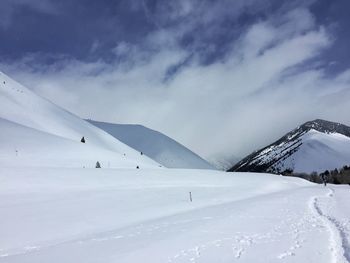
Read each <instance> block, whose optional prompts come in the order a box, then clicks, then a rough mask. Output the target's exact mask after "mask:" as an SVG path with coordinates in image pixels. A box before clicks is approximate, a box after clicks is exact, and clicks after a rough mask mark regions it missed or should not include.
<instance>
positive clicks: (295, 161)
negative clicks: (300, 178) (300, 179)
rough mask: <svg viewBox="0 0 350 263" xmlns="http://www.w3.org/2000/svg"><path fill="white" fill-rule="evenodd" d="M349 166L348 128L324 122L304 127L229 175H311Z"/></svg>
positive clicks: (255, 153)
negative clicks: (283, 173)
mask: <svg viewBox="0 0 350 263" xmlns="http://www.w3.org/2000/svg"><path fill="white" fill-rule="evenodd" d="M349 163H350V127H348V126H345V125H343V124H340V123H334V122H330V121H325V120H320V119H317V120H314V121H309V122H306V123H304V124H303V125H301V126H299V127H298V128H296V129H294V130H293V131H291V132H289V133H287V134H286V135H284V136H283V137H282V138H280V139H279V140H277V141H276V142H274V143H272V144H271V145H269V146H267V147H265V148H263V149H260V150H258V151H256V152H254V153H252V154H250V155H249V156H247V157H246V158H244V159H243V160H242V161H240V162H239V163H237V164H236V165H235V166H233V167H232V168H231V169H229V171H255V172H272V173H280V172H283V171H285V170H287V169H288V170H289V169H290V170H293V171H294V172H306V173H311V172H313V171H316V172H323V171H325V170H327V169H334V168H340V167H342V166H344V165H348V164H349Z"/></svg>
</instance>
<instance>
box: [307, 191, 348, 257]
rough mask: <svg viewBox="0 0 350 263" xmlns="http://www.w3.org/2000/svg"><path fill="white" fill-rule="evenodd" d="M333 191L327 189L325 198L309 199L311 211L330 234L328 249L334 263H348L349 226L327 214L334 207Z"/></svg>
mask: <svg viewBox="0 0 350 263" xmlns="http://www.w3.org/2000/svg"><path fill="white" fill-rule="evenodd" d="M334 194H335V191H334V190H333V189H332V188H328V193H327V194H326V195H325V196H318V197H312V198H311V209H312V210H313V211H314V212H315V214H316V215H317V216H319V217H320V218H321V219H322V221H323V222H324V224H325V226H326V227H327V229H328V231H329V233H330V240H329V241H330V244H329V245H330V249H331V251H332V256H333V258H332V259H333V262H334V263H349V262H350V244H349V233H350V231H349V230H350V227H349V226H350V225H349V222H348V223H341V222H340V221H338V220H339V219H336V218H335V217H334V216H332V215H331V214H330V213H329V212H330V211H331V209H332V205H334Z"/></svg>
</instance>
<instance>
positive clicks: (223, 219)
mask: <svg viewBox="0 0 350 263" xmlns="http://www.w3.org/2000/svg"><path fill="white" fill-rule="evenodd" d="M0 182H1V183H0V195H1V198H0V215H1V216H0V233H1V235H0V262H1V263H37V262H51V263H55V262H57V263H61V262H65V263H70V262H72V263H79V262H82V263H83V262H84V263H86V262H89V263H95V262H96V263H99V262H104V263H109V262H118V263H127V262H128V263H135V262H152V263H157V262H162V263H164V262H171V263H180V262H197V263H213V262H223V263H226V262H227V263H228V262H271V263H273V262H301V263H306V262H307V263H312V262H315V263H329V262H337V263H347V262H349V260H350V247H349V244H350V239H349V235H350V221H349V218H350V214H349V211H350V206H349V202H347V201H346V200H348V199H349V187H348V186H340V187H335V186H331V187H323V186H321V185H314V184H311V183H309V182H307V181H304V180H302V179H298V178H291V177H281V176H276V175H268V174H253V173H244V174H243V173H224V172H219V171H210V170H193V169H192V170H179V169H157V170H151V169H141V170H136V169H130V170H128V169H52V168H51V169H49V168H11V169H10V168H3V167H0ZM189 192H191V193H192V198H193V201H192V202H190V200H189Z"/></svg>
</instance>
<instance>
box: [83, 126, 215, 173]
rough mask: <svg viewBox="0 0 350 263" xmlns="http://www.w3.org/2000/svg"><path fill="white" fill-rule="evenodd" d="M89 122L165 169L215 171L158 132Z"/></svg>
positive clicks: (140, 127) (141, 127)
mask: <svg viewBox="0 0 350 263" xmlns="http://www.w3.org/2000/svg"><path fill="white" fill-rule="evenodd" d="M89 122H90V123H92V124H93V125H95V126H97V127H99V128H100V129H102V130H104V131H106V132H108V133H109V134H111V135H112V136H114V137H115V138H117V139H118V140H120V141H121V142H123V143H125V144H127V145H129V146H130V147H132V148H134V149H136V150H138V151H139V152H142V153H144V154H145V155H147V156H148V157H150V158H152V159H153V160H155V161H157V162H158V163H160V164H162V165H163V166H165V167H168V168H189V169H214V167H213V166H211V165H210V164H209V163H208V162H207V161H205V160H204V159H202V158H201V157H199V156H198V155H197V154H195V153H194V152H192V151H190V150H189V149H187V148H186V147H185V146H183V145H181V144H180V143H178V142H176V141H175V140H173V139H171V138H169V137H168V136H166V135H164V134H162V133H160V132H158V131H155V130H151V129H149V128H146V127H144V126H142V125H128V124H112V123H105V122H98V121H92V120H89Z"/></svg>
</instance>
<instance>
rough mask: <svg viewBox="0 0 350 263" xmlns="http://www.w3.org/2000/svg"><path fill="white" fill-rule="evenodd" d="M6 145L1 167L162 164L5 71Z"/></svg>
mask: <svg viewBox="0 0 350 263" xmlns="http://www.w3.org/2000/svg"><path fill="white" fill-rule="evenodd" d="M83 136H84V137H85V140H86V143H85V144H82V143H81V142H80V140H81V138H82V137H83ZM0 145H1V147H0V165H1V166H16V167H18V166H28V165H29V166H47V167H52V166H55V167H93V166H94V165H95V163H96V162H97V161H99V162H101V163H102V166H104V167H129V168H131V167H136V166H137V165H139V166H141V167H158V166H159V164H158V163H156V162H155V161H153V160H151V159H149V158H148V157H146V156H141V155H140V153H139V152H137V151H135V150H134V149H132V148H130V147H129V146H127V145H125V144H123V143H121V142H120V141H118V140H117V139H115V138H114V137H112V136H111V135H109V134H108V133H106V132H104V131H102V130H100V129H98V128H97V127H95V126H93V125H91V124H90V123H88V122H86V121H84V120H82V119H80V118H79V117H77V116H75V115H73V114H71V113H69V112H67V111H65V110H63V109H61V108H60V107H58V106H56V105H54V104H53V103H51V102H49V101H47V100H45V99H44V98H41V97H40V96H38V95H36V94H34V93H33V92H32V91H30V90H29V89H27V88H26V87H24V86H22V85H21V84H19V83H17V82H16V81H14V80H12V79H11V78H9V77H8V76H6V75H5V74H4V73H1V72H0Z"/></svg>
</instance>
